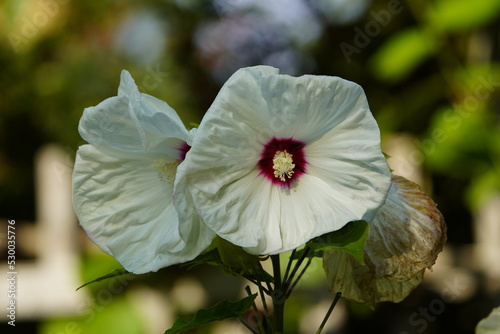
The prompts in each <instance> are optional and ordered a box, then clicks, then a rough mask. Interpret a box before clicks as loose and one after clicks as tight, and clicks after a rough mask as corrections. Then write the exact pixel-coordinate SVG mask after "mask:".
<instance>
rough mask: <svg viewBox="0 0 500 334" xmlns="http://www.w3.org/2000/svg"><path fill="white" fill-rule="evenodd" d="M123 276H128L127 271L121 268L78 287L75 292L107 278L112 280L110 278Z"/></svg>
mask: <svg viewBox="0 0 500 334" xmlns="http://www.w3.org/2000/svg"><path fill="white" fill-rule="evenodd" d="M125 274H130V273H129V272H128V271H126V270H125V269H123V268H121V269H116V270H113V271H112V272H110V273H109V274H107V275H104V276H101V277H99V278H96V279H95V280H92V281H90V282H87V283H85V284H83V285H81V286H79V287H78V288H77V289H76V291H78V290H80V289H81V288H83V287H85V286H87V285H89V284H92V283H96V282H100V281H103V280H105V279H108V278H112V277H116V276H121V275H125Z"/></svg>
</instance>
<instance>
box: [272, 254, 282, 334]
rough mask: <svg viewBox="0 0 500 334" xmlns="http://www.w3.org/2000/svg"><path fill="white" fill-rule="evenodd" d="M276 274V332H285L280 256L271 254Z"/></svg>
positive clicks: (274, 294) (274, 303) (280, 333)
mask: <svg viewBox="0 0 500 334" xmlns="http://www.w3.org/2000/svg"><path fill="white" fill-rule="evenodd" d="M271 261H272V263H273V274H274V290H273V293H272V298H273V306H274V333H275V334H283V323H284V313H285V293H284V291H283V286H282V282H281V268H280V256H279V254H278V255H271Z"/></svg>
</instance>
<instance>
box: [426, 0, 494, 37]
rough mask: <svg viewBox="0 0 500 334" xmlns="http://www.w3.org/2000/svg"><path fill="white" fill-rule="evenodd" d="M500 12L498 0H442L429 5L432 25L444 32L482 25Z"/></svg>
mask: <svg viewBox="0 0 500 334" xmlns="http://www.w3.org/2000/svg"><path fill="white" fill-rule="evenodd" d="M499 14H500V1H498V0H474V1H470V0H440V1H436V2H435V4H434V5H433V6H429V7H428V12H427V22H428V23H429V25H430V27H431V28H433V29H437V30H440V31H443V32H458V31H463V30H467V29H472V28H476V27H479V26H482V25H484V24H486V23H488V22H490V21H492V20H493V19H494V18H495V17H498V16H499Z"/></svg>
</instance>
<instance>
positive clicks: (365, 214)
mask: <svg viewBox="0 0 500 334" xmlns="http://www.w3.org/2000/svg"><path fill="white" fill-rule="evenodd" d="M179 168H180V169H182V170H183V172H185V173H186V185H187V187H188V189H189V191H190V193H191V194H192V196H193V200H194V203H195V205H196V209H197V211H198V213H199V214H200V215H201V217H202V218H203V219H204V220H205V222H206V223H207V225H209V227H210V228H211V229H213V230H214V231H215V232H216V233H217V234H218V235H220V236H221V237H222V238H225V239H227V240H228V241H230V242H232V243H233V244H235V245H238V246H241V247H244V248H245V249H246V250H247V251H248V252H250V253H252V254H274V253H279V252H283V251H287V250H290V249H293V248H296V247H298V246H300V245H302V244H304V243H305V242H307V241H308V240H310V239H311V238H314V237H317V236H319V235H322V234H324V233H327V232H331V231H335V230H338V229H340V228H341V227H342V226H344V225H345V224H346V223H347V222H349V221H353V220H360V219H365V220H371V219H372V218H373V216H374V214H375V212H376V211H377V209H378V208H379V207H380V206H381V205H382V204H383V202H384V200H385V197H386V195H387V192H388V189H389V186H390V182H391V176H390V175H391V173H390V170H389V168H388V166H387V163H386V159H385V157H384V155H383V154H382V152H381V149H380V134H379V129H378V126H377V123H376V122H375V120H374V118H373V116H372V114H371V112H370V110H369V108H368V103H367V101H366V97H365V95H364V92H363V90H362V88H361V87H360V86H358V85H357V84H355V83H353V82H349V81H346V80H343V79H341V78H338V77H327V76H311V75H306V76H302V77H298V78H294V77H290V76H287V75H279V74H278V70H277V69H275V68H272V67H267V66H258V67H251V68H244V69H241V70H239V71H238V72H236V73H235V74H234V75H233V76H232V77H231V78H230V79H229V80H228V81H227V82H226V84H225V85H224V86H223V87H222V89H221V91H220V93H219V94H218V96H217V98H216V100H215V101H214V103H213V104H212V106H211V107H210V109H209V110H208V112H207V113H206V115H205V117H204V118H203V120H202V122H201V124H200V127H199V133H198V135H197V136H196V137H195V139H194V141H193V145H192V148H191V150H190V151H189V152H188V154H187V156H186V160H185V162H184V163H183V164H182V165H181V166H180V167H179ZM180 198H182V196H181V197H180Z"/></svg>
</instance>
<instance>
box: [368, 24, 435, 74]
mask: <svg viewBox="0 0 500 334" xmlns="http://www.w3.org/2000/svg"><path fill="white" fill-rule="evenodd" d="M435 47H436V41H435V40H434V38H433V37H432V36H429V35H428V34H426V33H425V32H424V31H422V30H420V29H418V28H409V29H406V30H403V31H401V32H400V33H398V34H396V35H394V36H393V37H392V38H391V39H389V40H388V41H387V42H386V43H385V44H384V45H382V47H381V48H380V49H379V50H378V51H377V52H376V53H375V55H374V56H373V57H372V59H371V67H372V69H373V71H374V73H375V75H376V76H377V77H379V78H380V79H381V80H385V81H389V82H397V81H399V80H401V79H403V78H404V77H406V76H407V75H409V74H410V73H411V72H412V71H413V70H414V69H415V68H416V67H417V66H418V65H420V64H421V63H422V62H423V61H424V60H426V59H427V58H428V57H429V56H430V55H431V54H432V52H433V51H434V49H435Z"/></svg>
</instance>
